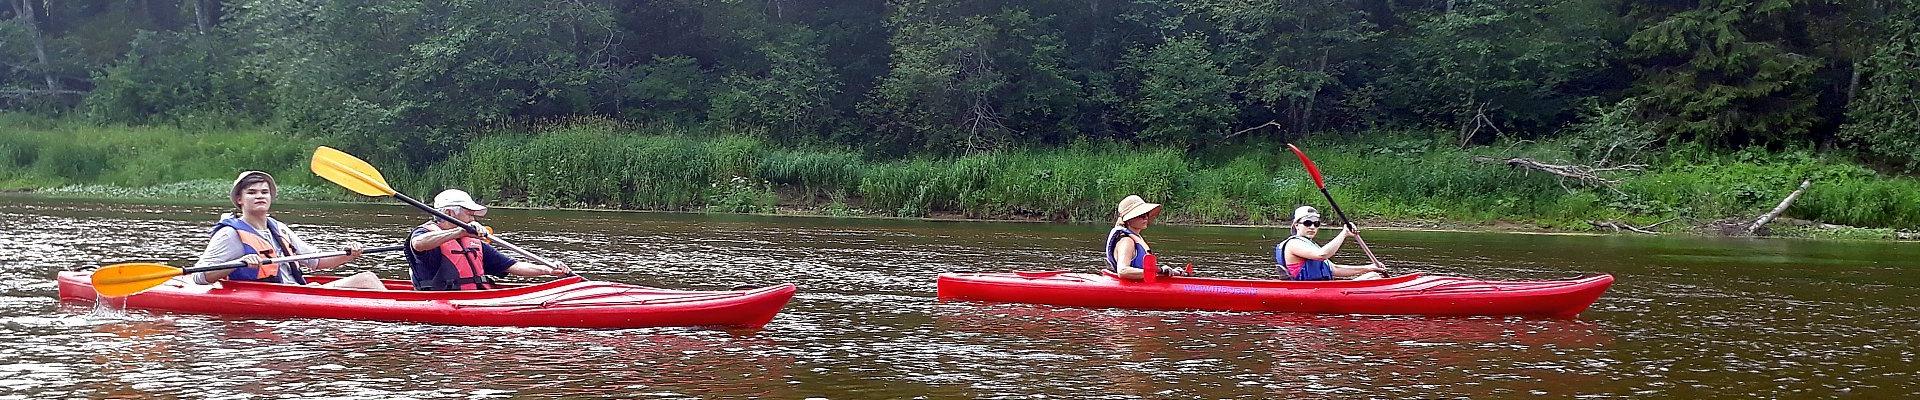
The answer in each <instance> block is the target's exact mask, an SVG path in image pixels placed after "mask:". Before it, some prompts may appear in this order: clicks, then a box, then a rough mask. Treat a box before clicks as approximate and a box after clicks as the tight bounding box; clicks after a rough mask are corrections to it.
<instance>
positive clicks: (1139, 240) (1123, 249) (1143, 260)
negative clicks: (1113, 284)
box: [1105, 195, 1187, 280]
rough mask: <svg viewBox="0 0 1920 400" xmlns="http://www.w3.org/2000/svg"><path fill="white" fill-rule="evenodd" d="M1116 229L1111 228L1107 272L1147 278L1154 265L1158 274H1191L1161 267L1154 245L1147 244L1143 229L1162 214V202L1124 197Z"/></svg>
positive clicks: (1130, 277) (1114, 224)
mask: <svg viewBox="0 0 1920 400" xmlns="http://www.w3.org/2000/svg"><path fill="white" fill-rule="evenodd" d="M1117 211H1118V212H1117V213H1115V215H1116V217H1115V218H1114V220H1113V230H1110V231H1107V240H1106V244H1107V246H1106V249H1105V251H1106V254H1107V271H1108V272H1112V273H1114V274H1116V275H1120V277H1121V278H1126V279H1135V280H1138V279H1143V278H1145V275H1146V269H1147V268H1154V271H1156V273H1157V275H1162V276H1171V275H1187V274H1186V273H1185V272H1183V271H1179V270H1175V269H1173V268H1167V267H1161V266H1160V263H1159V261H1158V256H1155V255H1154V254H1153V247H1151V246H1148V245H1147V238H1145V237H1141V236H1140V232H1141V231H1145V230H1147V225H1148V224H1151V223H1153V218H1154V217H1158V216H1160V205H1159V204H1154V203H1148V202H1147V201H1146V200H1143V199H1141V198H1140V196H1133V195H1129V196H1127V198H1126V199H1122V200H1120V206H1119V207H1118V208H1117Z"/></svg>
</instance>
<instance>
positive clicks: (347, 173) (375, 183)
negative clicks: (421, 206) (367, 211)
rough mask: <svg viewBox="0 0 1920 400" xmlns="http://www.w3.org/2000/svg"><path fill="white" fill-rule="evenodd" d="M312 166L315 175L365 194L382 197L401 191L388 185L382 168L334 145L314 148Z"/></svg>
mask: <svg viewBox="0 0 1920 400" xmlns="http://www.w3.org/2000/svg"><path fill="white" fill-rule="evenodd" d="M312 167H313V174H314V175H319V176H320V177H321V178H326V179H327V180H328V181H331V182H333V183H334V184H338V185H340V186H344V187H346V188H347V190H352V191H354V193H359V194H361V195H363V196H373V197H381V196H392V195H394V194H396V193H399V192H398V191H395V190H393V187H392V186H388V185H387V178H386V177H384V176H381V175H380V170H378V169H374V168H373V164H368V163H367V162H366V161H362V160H360V158H358V157H354V156H353V155H352V154H347V153H346V152H343V151H340V150H335V149H334V148H332V147H327V146H320V148H317V149H313V166H312Z"/></svg>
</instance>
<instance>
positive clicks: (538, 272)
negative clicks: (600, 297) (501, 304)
mask: <svg viewBox="0 0 1920 400" xmlns="http://www.w3.org/2000/svg"><path fill="white" fill-rule="evenodd" d="M433 208H437V209H440V212H443V213H446V214H447V216H451V217H453V218H454V219H457V220H460V222H465V223H467V224H468V225H472V226H473V227H474V228H475V229H477V230H479V231H480V232H486V231H487V228H486V227H483V226H480V223H479V222H475V221H477V220H478V219H480V218H481V217H485V216H487V207H485V206H482V205H480V203H478V202H475V201H473V196H472V195H469V194H467V192H465V191H461V190H458V189H447V190H445V191H442V192H440V194H438V195H434V196H433ZM408 237H409V239H407V243H409V247H412V248H411V249H409V250H411V251H408V252H407V264H408V265H409V266H410V267H412V269H413V288H414V290H481V289H492V288H494V284H493V283H492V282H491V280H490V279H487V276H489V275H491V276H507V274H513V275H514V276H548V275H553V276H563V275H566V274H569V273H571V271H569V270H567V266H566V265H565V264H564V263H559V265H538V264H533V263H521V262H518V261H514V259H513V258H512V257H507V255H506V254H501V253H500V250H499V249H495V248H494V247H493V245H492V244H489V243H486V242H485V241H483V240H481V238H480V237H479V236H476V235H474V234H470V233H467V231H466V230H465V229H461V228H460V227H458V226H455V225H453V224H452V223H448V222H447V221H441V220H438V219H435V220H433V221H429V222H427V223H426V224H422V225H420V226H419V227H416V228H414V229H413V233H412V234H411V235H409V236H408ZM556 263H558V262H556Z"/></svg>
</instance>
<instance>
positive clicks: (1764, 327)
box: [0, 197, 1920, 399]
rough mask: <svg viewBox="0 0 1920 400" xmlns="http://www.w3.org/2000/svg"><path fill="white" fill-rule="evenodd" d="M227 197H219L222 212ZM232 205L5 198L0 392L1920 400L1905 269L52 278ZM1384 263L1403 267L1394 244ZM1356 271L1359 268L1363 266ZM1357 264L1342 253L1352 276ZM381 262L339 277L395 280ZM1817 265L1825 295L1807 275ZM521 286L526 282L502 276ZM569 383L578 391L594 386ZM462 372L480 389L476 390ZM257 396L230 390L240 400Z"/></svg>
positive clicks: (660, 270)
mask: <svg viewBox="0 0 1920 400" xmlns="http://www.w3.org/2000/svg"><path fill="white" fill-rule="evenodd" d="M215 203H217V201H216V202H215ZM220 209H221V207H220V205H219V204H212V203H210V204H205V205H197V204H189V205H179V204H125V203H101V202H76V201H73V200H41V199H34V198H22V197H6V198H0V358H4V361H5V362H0V365H4V367H0V382H4V383H0V387H4V388H5V391H4V393H6V394H8V395H18V396H23V397H27V398H47V397H121V398H134V397H139V398H163V397H238V396H242V395H249V394H251V395H257V396H269V395H273V394H277V393H299V394H301V395H305V396H326V397H356V398H392V397H413V398H468V397H542V396H568V397H609V398H636V397H648V398H686V397H703V398H747V397H760V398H805V397H826V398H833V399H894V398H911V397H915V396H927V397H929V398H981V397H1026V396H1029V395H1045V396H1047V397H1052V398H1081V397H1144V398H1278V397H1287V398H1353V397H1409V398H1435V397H1472V398H1535V397H1573V396H1581V397H1585V398H1647V397H1714V396H1725V395H1726V394H1728V393H1738V394H1745V395H1750V396H1755V397H1763V398H1811V397H1836V396H1840V397H1858V398H1902V397H1909V396H1911V395H1912V394H1913V393H1915V392H1916V391H1920V385H1916V384H1915V383H1914V382H1916V381H1920V379H1917V378H1920V376H1915V373H1914V372H1913V368H1912V367H1911V365H1913V362H1914V361H1915V360H1914V358H1915V350H1914V349H1915V348H1920V346H1916V343H1915V339H1914V338H1916V337H1920V326H1916V324H1915V323H1914V322H1913V321H1920V307H1916V306H1915V305H1914V304H1912V303H1911V301H1909V300H1907V299H1911V298H1915V297H1920V289H1917V288H1920V281H1916V280H1917V279H1920V274H1916V273H1914V271H1911V269H1912V267H1911V266H1910V265H1908V264H1905V263H1904V261H1896V262H1894V263H1889V262H1888V261H1889V260H1913V259H1920V249H1915V247H1916V246H1911V245H1901V244H1884V243H1860V242H1815V241H1798V240H1705V239H1693V238H1644V237H1578V236H1534V235H1505V234H1465V233H1413V232H1391V231H1382V230H1378V229H1374V230H1370V231H1369V232H1368V233H1367V234H1368V238H1369V239H1373V240H1369V242H1370V243H1372V244H1374V245H1375V246H1376V248H1375V249H1374V250H1375V251H1378V252H1380V257H1381V258H1383V259H1388V260H1392V262H1393V263H1394V265H1395V266H1396V267H1401V268H1402V269H1404V270H1408V271H1413V270H1421V271H1426V272H1427V273H1428V274H1435V275H1452V276H1471V277H1476V278H1485V279H1496V280H1534V279H1557V278H1569V277H1574V276H1580V275H1587V274H1594V273H1609V274H1613V275H1614V276H1615V277H1617V278H1618V281H1617V282H1616V283H1615V284H1614V286H1613V287H1612V288H1611V289H1609V290H1608V291H1607V293H1606V295H1605V296H1604V297H1602V298H1601V299H1600V301H1599V302H1597V303H1595V304H1594V306H1593V308H1591V309H1589V310H1587V311H1585V312H1583V313H1581V314H1580V317H1579V318H1578V319H1574V320H1551V319H1525V318H1422V317H1378V316H1326V315H1302V314H1275V313H1248V312H1187V311H1125V310H1111V309H1089V308H1067V307H1048V306H1031V305H1018V304H987V303H974V302H952V301H947V302H943V301H937V300H935V299H934V293H935V286H934V278H935V277H936V276H937V275H938V274H940V273H943V272H955V271H1012V270H1052V269H1062V268H1067V269H1077V270H1078V271H1079V272H1091V271H1092V270H1093V266H1094V265H1098V264H1099V261H1098V260H1099V257H1100V252H1099V249H1098V243H1099V237H1100V236H1101V234H1102V233H1104V232H1105V229H1104V227H1101V226H1096V225H1057V224H998V223H954V222H916V221H894V220H843V219H825V218H777V217H742V216H725V215H687V214H644V213H587V212H545V211H539V212H536V211H526V210H510V209H499V210H495V211H494V213H492V214H490V215H489V217H490V220H491V221H492V224H490V225H495V226H500V227H502V228H506V230H507V231H509V232H511V233H509V234H508V235H509V237H510V238H511V239H514V240H515V241H516V242H517V243H519V244H520V245H522V246H525V247H528V248H531V249H536V250H537V251H541V252H546V253H549V254H552V255H554V256H555V257H556V258H563V259H565V260H567V261H569V263H570V264H572V265H573V266H574V267H575V268H576V269H579V270H580V272H581V273H582V274H585V275H587V276H591V277H593V278H594V279H595V280H605V281H616V282H625V283H632V284H638V285H646V286H656V287H670V288H684V289H707V290H714V289H726V288H730V287H733V286H735V285H741V284H755V285H765V284H770V283H776V282H795V283H797V284H799V286H800V287H801V292H800V294H799V295H798V296H797V297H795V298H794V299H793V301H792V303H790V304H789V305H788V306H787V307H786V308H785V309H783V310H782V311H781V313H780V314H779V315H778V316H777V317H776V318H774V320H773V321H772V323H770V324H768V325H767V326H766V327H765V328H764V329H761V330H735V331H729V330H703V329H680V328H649V329H628V330H583V329H548V328H498V327H458V326H439V325H426V324H408V323H387V322H366V321H347V320H277V319H230V318H219V317H207V316H197V315H165V314H161V315H155V314H148V313H143V312H134V313H132V314H130V315H129V316H128V317H127V318H112V317H108V318H101V317H97V316H93V315H89V312H91V310H92V309H91V308H90V306H87V305H83V304H77V303H68V304H67V305H61V303H58V302H57V301H56V300H55V297H54V296H55V289H54V281H53V277H54V275H55V273H56V272H57V271H59V270H63V269H73V268H78V267H80V266H83V265H87V264H99V265H106V264H113V263H118V262H129V261H151V260H154V259H168V260H172V261H170V264H172V265H175V266H184V265H187V261H188V259H189V258H191V256H192V255H194V254H197V252H198V251H199V250H200V249H201V248H203V247H204V246H205V238H204V234H205V232H206V228H207V226H208V224H210V223H212V222H213V220H212V219H213V216H214V214H216V213H217V212H219V211H220ZM275 218H277V219H280V220H282V221H286V222H287V223H289V224H291V225H292V227H293V229H295V230H298V231H300V232H301V233H302V234H303V236H304V237H305V238H306V239H307V240H308V241H309V242H311V243H313V244H315V245H316V246H320V247H322V248H331V247H332V246H335V245H339V244H343V243H345V242H348V241H359V242H363V243H395V242H397V241H398V240H400V238H401V237H403V236H404V235H405V231H406V229H407V228H409V227H412V226H415V225H419V224H420V223H421V222H424V221H425V217H424V216H421V215H419V214H418V213H417V212H416V211H415V210H413V209H411V208H406V207H403V206H397V205H395V206H383V205H371V204H355V205H316V204H287V203H283V204H279V205H277V206H276V212H275ZM1154 229H1155V232H1156V233H1155V235H1154V248H1155V250H1156V251H1159V252H1161V253H1162V254H1163V255H1164V256H1165V257H1166V262H1168V263H1178V264H1185V263H1187V262H1192V263H1194V265H1195V269H1196V270H1197V272H1198V273H1199V274H1200V275H1201V276H1209V277H1227V278H1264V277H1270V276H1271V275H1270V274H1272V273H1273V270H1274V267H1273V266H1272V265H1271V258H1272V254H1271V248H1272V245H1273V243H1274V242H1277V241H1279V239H1280V236H1281V234H1280V233H1279V232H1277V230H1250V229H1232V228H1193V227H1180V226H1158V227H1155V228H1154ZM1382 244H1390V246H1382ZM1355 258H1358V256H1357V255H1356V256H1355ZM1345 260H1347V261H1357V260H1356V259H1351V258H1350V259H1345ZM401 263H402V261H400V259H399V257H398V256H397V255H395V254H378V255H369V256H367V257H365V258H364V259H363V260H361V261H359V262H356V263H354V264H349V265H348V266H347V267H345V269H344V270H343V271H342V272H358V271H362V270H373V271H376V272H379V273H380V274H381V275H382V276H385V277H387V278H402V277H404V276H405V274H404V273H403V272H402V271H403V270H404V268H403V267H401ZM1810 271H1818V272H1810ZM515 281H518V282H530V280H527V279H518V278H516V279H515ZM582 371H592V372H591V373H583V372H582ZM476 377H478V378H477V379H476ZM242 383H244V384H242Z"/></svg>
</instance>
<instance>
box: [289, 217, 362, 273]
mask: <svg viewBox="0 0 1920 400" xmlns="http://www.w3.org/2000/svg"><path fill="white" fill-rule="evenodd" d="M280 238H281V240H285V241H287V247H291V248H293V251H294V252H295V253H299V254H313V253H319V252H320V249H319V248H317V247H313V245H311V244H307V240H306V239H301V238H300V236H299V235H295V234H294V233H293V228H285V229H282V230H281V231H280ZM360 248H361V245H360V244H359V243H351V244H348V245H347V254H346V255H339V256H333V257H327V258H317V259H312V260H304V261H295V262H296V263H299V264H300V267H301V268H304V269H306V270H307V271H320V270H328V269H334V268H335V267H339V266H341V265H345V264H346V263H349V262H353V260H354V259H357V258H360Z"/></svg>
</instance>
